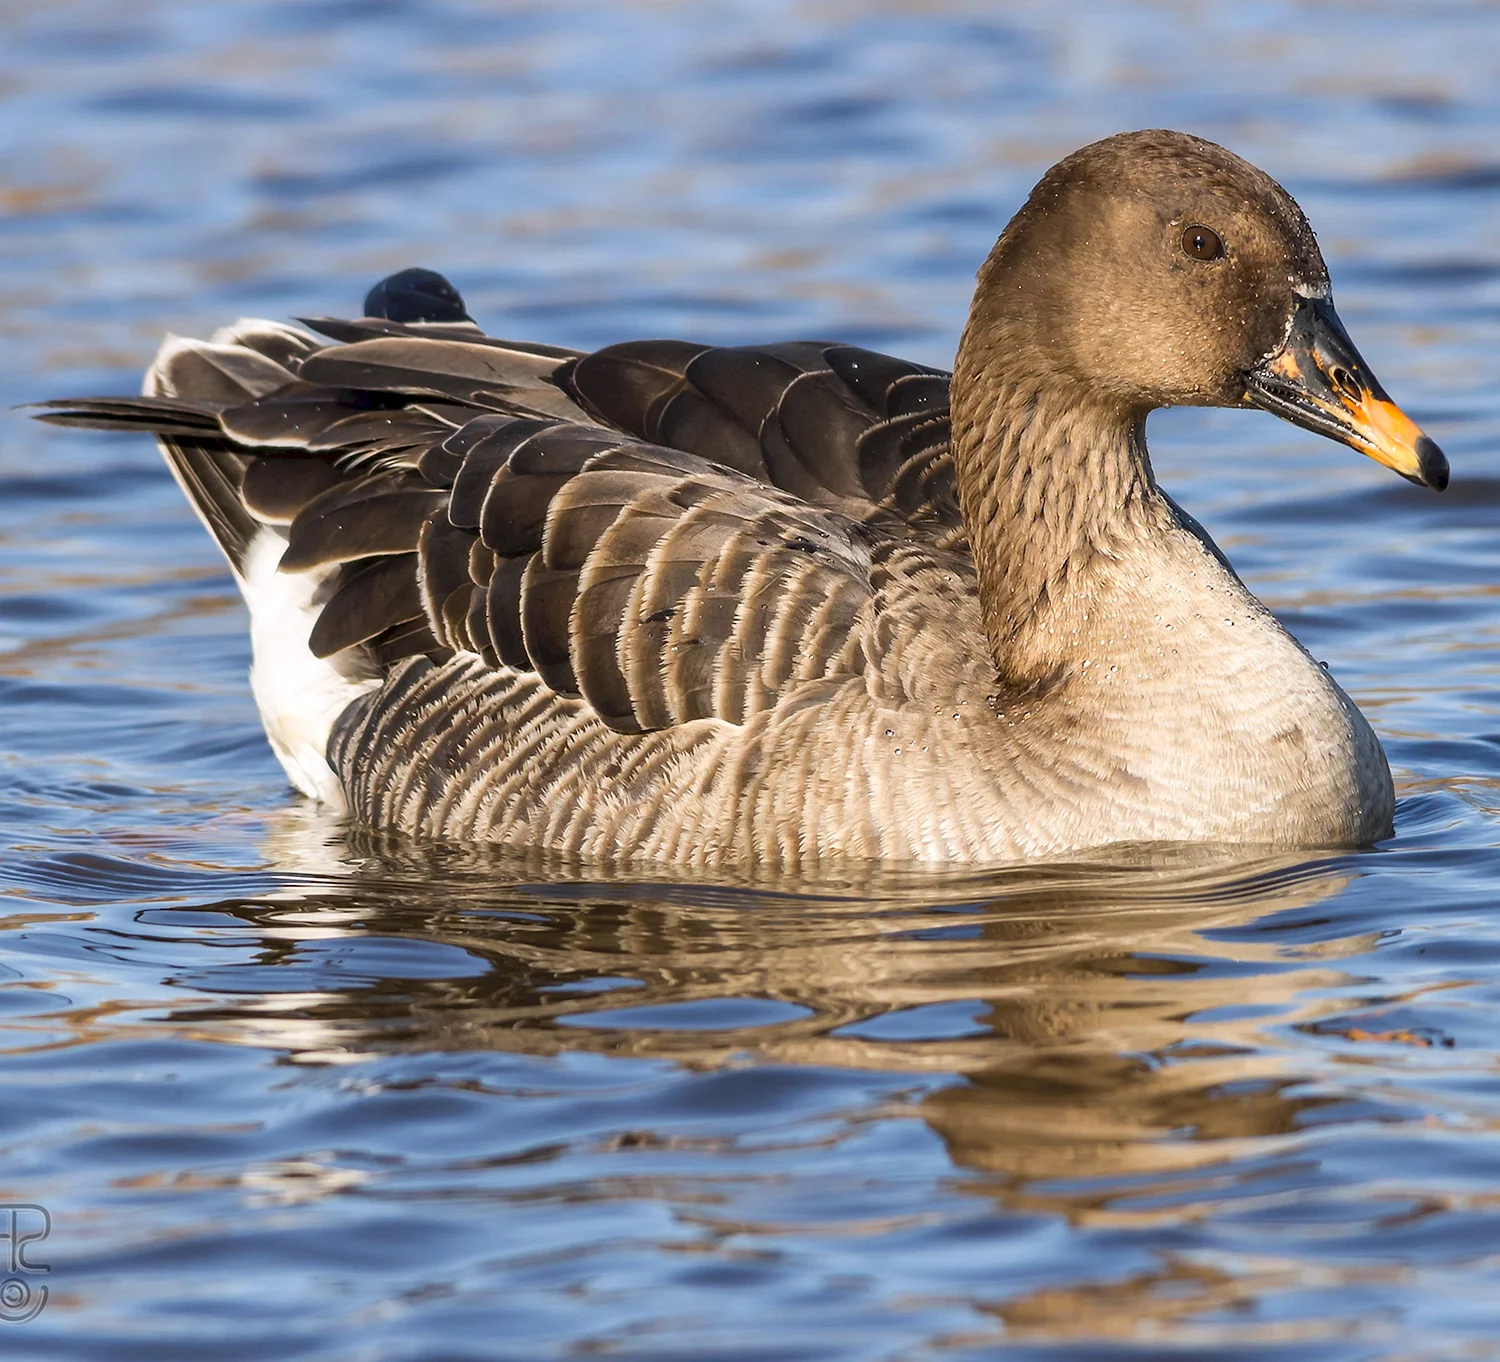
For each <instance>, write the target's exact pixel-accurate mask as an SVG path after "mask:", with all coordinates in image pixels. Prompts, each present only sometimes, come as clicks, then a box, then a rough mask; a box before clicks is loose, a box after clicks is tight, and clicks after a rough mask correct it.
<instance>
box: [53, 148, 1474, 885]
mask: <svg viewBox="0 0 1500 1362" xmlns="http://www.w3.org/2000/svg"><path fill="white" fill-rule="evenodd" d="M366 313H367V315H366V316H364V317H362V318H360V319H358V320H353V321H339V320H332V319H319V320H313V321H309V322H308V323H307V325H308V326H309V327H310V328H311V331H308V330H303V329H301V328H297V327H291V326H283V325H278V324H276V323H272V322H264V321H242V322H239V323H237V324H235V325H234V326H231V327H228V328H226V329H225V330H223V331H221V332H219V333H217V334H216V335H215V336H214V337H213V338H212V339H211V340H209V341H191V340H181V339H178V338H175V337H169V338H168V339H167V341H166V342H165V343H164V345H163V346H162V349H161V351H160V353H159V354H158V356H157V358H156V361H155V363H154V364H153V365H152V367H151V369H150V371H149V373H148V374H147V377H146V382H145V387H144V396H142V397H139V398H99V399H79V400H76V401H62V402H55V403H51V404H49V405H50V407H51V408H52V410H51V411H50V412H49V413H48V414H47V415H46V416H45V417H44V418H43V419H51V420H54V421H58V422H62V423H66V424H81V425H87V426H93V427H102V428H110V429H131V430H145V431H149V432H152V433H154V434H155V435H156V436H157V438H158V440H159V442H160V445H161V448H162V451H163V453H164V454H165V456H166V459H167V462H168V464H169V466H170V467H171V469H172V471H173V473H174V474H175V475H176V477H177V480H178V481H179V482H180V483H181V485H182V487H183V490H184V491H185V492H186V493H187V496H188V498H189V500H190V501H191V502H192V504H193V506H194V508H195V509H196V510H197V512H198V514H199V515H200V516H201V517H202V519H203V520H204V522H205V523H206V524H207V526H208V528H209V530H210V531H211V532H212V534H213V536H214V538H215V540H216V541H217V542H218V544H219V546H220V548H221V549H222V550H223V551H224V553H225V555H226V556H227V557H228V559H229V562H230V565H231V567H232V568H233V569H234V573H235V576H236V578H237V580H238V582H239V585H240V588H241V590H242V591H243V593H244V596H245V600H246V602H247V604H248V606H249V610H250V630H251V636H252V643H253V651H254V667H253V671H252V675H251V681H252V687H253V690H254V693H255V698H256V700H257V703H258V705H259V707H260V711H261V714H262V716H263V718H264V721H265V726H266V731H267V734H268V735H269V737H270V741H271V745H272V746H273V748H274V749H275V751H276V753H277V755H278V756H279V757H280V759H281V761H282V763H283V764H284V766H285V768H286V771H287V774H288V775H289V776H290V778H291V780H292V783H293V784H294V785H296V786H297V788H298V789H300V790H302V791H304V792H305V793H307V794H308V795H311V796H313V797H315V798H317V799H319V800H322V801H324V802H325V803H327V804H329V805H333V806H336V807H338V808H341V809H343V810H347V813H348V814H349V815H350V816H351V817H352V818H353V819H355V820H357V821H358V822H361V823H363V824H366V825H370V826H374V827H380V828H389V829H394V830H399V831H403V832H406V833H409V834H415V835H417V836H420V837H425V838H442V839H482V840H489V841H493V842H496V843H501V844H505V845H510V846H517V847H527V848H540V849H547V850H552V851H557V852H563V853H570V854H572V855H575V856H581V857H585V858H590V859H597V860H619V859H622V858H635V859H642V860H646V859H650V860H657V861H664V862H671V863H675V864H678V865H702V866H711V865H723V864H745V863H759V864H772V865H782V866H787V867H795V866H797V865H803V864H809V863H817V862H829V861H837V860H838V859H839V858H843V857H859V858H874V857H878V858H885V859H892V860H915V861H955V862H976V863H977V862H990V861H1005V860H1015V859H1022V858H1032V857H1042V856H1048V855H1054V854H1057V853H1060V852H1065V851H1071V850H1076V849H1080V848H1086V847H1092V846H1097V845H1101V844H1105V843H1110V842H1149V841H1162V840H1171V841H1217V842H1229V843H1260V844H1272V845H1282V846H1306V845H1320V846H1346V845H1359V844H1364V843H1369V842H1372V841H1375V840H1377V839H1379V838H1381V837H1384V836H1387V835H1388V834H1389V833H1390V832H1391V818H1392V809H1393V795H1392V788H1391V777H1390V771H1389V768H1388V766H1387V764H1386V760H1385V756H1384V754H1383V752H1382V750H1381V746H1380V743H1379V741H1378V740H1377V739H1376V737H1375V735H1374V733H1373V732H1372V731H1371V729H1370V726H1369V724H1368V723H1367V722H1366V721H1365V718H1364V716H1363V715H1361V714H1360V712H1359V710H1358V709H1357V708H1356V707H1355V706H1354V704H1353V703H1352V702H1351V701H1350V699H1349V698H1348V696H1346V695H1345V694H1344V692H1343V691H1342V690H1341V689H1340V688H1339V686H1338V685H1337V683H1336V682H1335V681H1334V680H1333V679H1332V678H1331V677H1330V676H1329V675H1328V673H1327V672H1326V671H1325V670H1324V669H1323V668H1322V667H1320V666H1319V665H1318V663H1317V662H1315V661H1314V660H1313V659H1312V658H1311V657H1310V656H1309V655H1308V653H1307V652H1306V650H1305V649H1303V648H1302V647H1301V646H1300V645H1299V644H1298V643H1297V642H1296V641H1295V640H1294V639H1293V638H1291V636H1290V635H1289V634H1287V632H1286V631H1285V630H1284V629H1283V628H1282V627H1281V626H1280V625H1279V624H1278V623H1277V621H1276V620H1275V619H1274V618H1273V617H1272V615H1271V614H1270V612H1269V611H1268V610H1267V609H1266V608H1265V607H1264V606H1262V605H1261V604H1260V602H1259V601H1257V600H1256V598H1255V597H1254V596H1253V595H1251V593H1250V592H1249V591H1248V590H1246V588H1245V586H1244V585H1243V583H1242V582H1241V581H1240V580H1239V578H1238V577H1237V576H1236V575H1235V573H1234V571H1233V569H1232V568H1231V567H1230V566H1229V563H1228V562H1227V561H1226V559H1225V558H1224V555H1223V554H1222V553H1220V551H1219V550H1218V548H1217V547H1216V546H1215V545H1214V543H1213V541H1212V540H1211V539H1210V538H1209V537H1208V535H1207V534H1206V533H1205V532H1204V530H1203V529H1202V528H1201V527H1200V526H1199V525H1198V524H1197V523H1196V522H1195V521H1194V520H1193V519H1192V518H1191V517H1190V516H1189V515H1187V514H1186V513H1185V512H1183V511H1182V510H1180V509H1179V508H1178V507H1177V506H1176V505H1175V504H1174V503H1173V502H1172V501H1171V499H1170V498H1169V497H1168V496H1167V495H1166V494H1165V493H1164V492H1162V491H1161V489H1160V488H1159V487H1158V486H1157V484H1156V479H1155V477H1154V476H1153V474H1152V470H1151V460H1150V456H1149V454H1148V452H1147V449H1146V443H1145V437H1144V430H1145V421H1146V416H1147V413H1148V412H1150V411H1151V410H1152V409H1153V408H1156V407H1163V406H1171V405H1182V404H1189V405H1197V406H1243V405H1251V406H1258V407H1263V408H1266V409H1269V410H1271V411H1274V412H1276V413H1277V414H1278V415H1281V416H1283V417H1285V418H1287V419H1288V420H1290V421H1293V422H1296V423H1297V424H1299V425H1303V426H1306V427H1308V428H1310V429H1313V430H1316V431H1320V432H1322V433H1323V434H1326V435H1329V436H1332V437H1333V438H1334V439H1337V440H1341V441H1343V442H1344V443H1345V444H1347V445H1350V446H1352V447H1353V448H1354V449H1356V450H1358V451H1360V452H1361V453H1364V454H1367V455H1369V456H1370V457H1372V458H1374V459H1376V460H1378V461H1379V462H1381V463H1383V464H1385V465H1386V466H1388V467H1390V468H1392V469H1394V470H1395V471H1396V472H1398V473H1400V474H1402V475H1403V476H1405V477H1407V478H1409V479H1411V480H1412V481H1414V482H1419V483H1423V484H1425V485H1427V486H1429V487H1434V488H1438V489H1441V488H1442V487H1443V486H1444V485H1445V484H1446V482H1447V477H1448V472H1447V463H1446V461H1445V460H1444V458H1443V456H1442V454H1441V452H1440V451H1439V450H1438V448H1437V446H1436V445H1435V444H1433V442H1432V441H1431V440H1429V439H1427V438H1426V437H1425V436H1424V435H1423V434H1422V433H1421V431H1420V430H1418V429H1417V427H1416V426H1415V425H1414V424H1413V423H1412V422H1411V421H1410V420H1409V419H1408V418H1407V417H1406V416H1405V415H1404V414H1403V413H1402V412H1401V411H1400V410H1399V409H1398V408H1397V407H1395V406H1394V405H1393V404H1392V403H1391V401H1390V399H1389V398H1388V397H1387V396H1386V395H1385V393H1384V392H1383V391H1382V389H1381V388H1380V386H1379V384H1378V383H1377V382H1376V381H1375V379H1374V377H1373V376H1372V375H1371V373H1370V371H1369V369H1368V368H1367V367H1366V365H1365V363H1364V361H1363V360H1362V359H1361V358H1360V356H1359V354H1358V352H1357V351H1356V350H1355V348H1354V345H1353V343H1352V342H1351V341H1350V339H1349V337H1348V336H1347V334H1346V333H1345V331H1344V329H1343V327H1342V325H1341V324H1340V322H1339V320H1338V317H1337V316H1336V314H1335V312H1334V310H1333V302H1332V297H1331V294H1330V289H1329V281H1328V271H1327V268H1326V266H1325V265H1324V263H1323V258H1322V256H1321V254H1320V252H1319V250H1318V247H1317V244H1316V242H1315V241H1314V239H1313V234H1312V231H1311V230H1310V228H1309V227H1308V225H1307V221H1306V219H1305V218H1304V217H1303V215H1302V213H1301V211H1300V210H1299V209H1298V208H1297V205H1296V204H1295V203H1294V202H1293V201H1292V199H1291V197H1290V196H1289V195H1288V194H1287V193H1286V192H1285V190H1283V189H1282V188H1281V187H1280V186H1279V185H1278V184H1276V183H1275V181H1273V180H1272V179H1270V178H1269V177H1268V176H1266V175H1265V174H1263V173H1262V172H1260V171H1259V170H1257V169H1255V168H1254V167H1252V166H1250V165H1248V164H1247V163H1246V162H1244V161H1243V160H1241V159H1239V158H1238V157H1237V156H1234V155H1233V154H1231V153H1230V152H1228V151H1225V150H1224V149H1223V148H1221V147H1218V146H1215V145H1213V144H1212V143H1209V142H1205V141H1202V140H1200V139H1198V138H1196V137H1190V136H1187V135H1184V134H1182V133H1174V132H1164V131H1151V132H1138V133H1126V134H1121V135H1119V136H1116V137H1111V138H1108V139H1106V140H1104V141H1102V142H1098V143H1095V144H1093V145H1092V146H1088V147H1085V148H1083V149H1082V150H1081V151H1078V152H1076V153H1074V154H1073V155H1071V156H1069V157H1068V158H1067V159H1065V160H1064V161H1062V162H1060V163H1059V164H1058V165H1056V166H1054V167H1053V168H1052V169H1051V170H1049V171H1048V172H1047V174H1046V175H1045V176H1044V177H1043V178H1042V180H1041V182H1040V183H1039V184H1038V185H1037V186H1036V188H1035V190H1034V191H1033V192H1032V194H1031V196H1030V198H1029V199H1028V200H1027V202H1026V204H1025V205H1024V207H1022V208H1021V210H1020V211H1019V212H1018V213H1017V214H1016V216H1015V217H1014V218H1013V219H1012V220H1011V222H1010V223H1009V225H1008V226H1007V227H1006V229H1005V231H1004V232H1003V233H1002V235H1001V236H1000V239H999V241H998V242H997V243H996V245H995V248H994V250H993V251H992V252H991V253H990V256H989V258H988V259H987V260H986V261H985V263H984V266H983V267H982V269H981V270H980V272H979V278H978V287H977V289H976V291H975V294H974V301H973V306H972V309H971V311H970V314H969V320H968V325H967V327H966V329H965V331H964V333H963V338H962V341H961V342H960V345H959V350H958V358H957V363H956V366H955V368H954V372H953V374H952V376H951V378H950V377H949V375H947V374H945V373H942V372H940V371H938V370H935V369H930V368H926V367H923V366H921V365H918V364H910V363H907V362H905V361H902V360H899V359H894V358H891V357H889V356H886V355H881V354H876V353H873V352H871V351H868V350H864V349H861V348H859V347H858V346H853V345H839V344H832V343H825V342H809V341H801V342H795V343H790V344H782V345H762V346H745V347H734V348H720V347H713V346H706V345H699V344H693V343H691V342H687V341H635V342H627V343H625V344H620V345H612V346H609V347H607V348H605V349H603V350H598V351H595V352H593V353H591V354H585V353H582V352H578V351H574V350H567V349H562V348H558V347H553V346H547V345H537V344H529V343H520V342H514V341H506V340H497V339H494V338H492V337H490V336H488V335H485V334H484V333H483V332H482V331H481V330H480V329H479V328H478V327H477V326H476V325H475V324H474V323H473V322H472V321H471V320H470V319H469V318H468V316H467V313H466V312H465V309H464V305H463V302H462V299H461V298H460V297H459V296H458V294H457V293H456V292H455V291H454V290H453V289H452V287H451V286H450V285H448V283H447V281H446V280H443V279H442V278H441V277H440V276H437V275H434V274H431V273H430V272H428V271H408V272H405V273H404V274H402V275H398V276H394V277H393V278H392V279H389V280H387V281H385V282H384V283H383V284H381V285H380V286H379V287H377V289H376V290H375V291H374V292H373V293H372V294H371V295H370V298H369V299H368V300H367V304H366ZM313 333H316V335H315V334H313ZM319 337H321V338H323V339H319Z"/></svg>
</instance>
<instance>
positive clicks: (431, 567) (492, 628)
mask: <svg viewBox="0 0 1500 1362" xmlns="http://www.w3.org/2000/svg"><path fill="white" fill-rule="evenodd" d="M418 301H420V300H418ZM256 325H258V324H256ZM256 325H251V324H247V326H245V327H242V328H240V329H239V330H238V331H237V332H236V334H235V335H234V336H233V337H232V338H229V337H222V338H216V342H215V343H213V344H209V345H204V346H195V345H184V346H181V347H180V348H179V349H178V350H176V351H173V352H171V353H170V354H169V353H167V352H164V359H163V360H162V361H159V364H158V370H159V371H160V372H159V374H158V376H157V380H156V382H157V389H156V394H154V395H148V396H147V397H145V398H140V399H131V398H123V399H96V400H85V401H80V402H74V403H59V404H53V406H52V407H51V409H50V410H49V412H48V415H47V417H46V418H44V419H52V420H57V421H64V422H75V423H83V424H90V425H95V426H104V427H107V428H125V429H149V430H152V431H154V432H156V433H157V434H158V435H160V436H162V437H163V444H164V448H166V450H167V452H168V457H169V459H170V460H171V461H172V463H173V466H174V469H175V470H176V471H177V474H178V477H179V479H180V480H181V481H182V482H183V484H184V486H185V487H186V488H187V490H188V492H189V495H190V497H191V498H192V499H193V501H194V503H195V505H197V506H198V508H199V510H200V513H202V514H203V515H204V516H205V519H206V520H208V522H209V523H210V526H211V528H213V530H214V533H215V535H216V537H217V538H218V539H219V540H220V542H221V544H223V545H224V546H225V548H226V552H228V553H229V554H230V557H231V560H232V561H235V562H238V561H239V560H240V558H241V557H242V556H243V553H244V549H245V545H246V543H247V542H248V541H249V539H250V538H251V537H252V536H253V535H254V534H255V533H257V532H258V531H259V528H260V527H261V526H263V525H267V524H269V525H272V526H281V527H284V528H283V529H281V530H280V531H279V532H280V533H283V534H284V535H285V536H286V539H287V548H286V552H285V554H284V556H283V559H282V567H283V569H284V570H286V571H317V572H320V573H322V574H323V577H322V579H321V580H323V581H326V583H327V587H326V590H327V593H328V594H327V599H326V603H325V604H324V606H323V608H322V614H321V616H320V618H319V620H318V623H317V625H316V627H315V629H314V631H313V636H312V646H313V648H314V650H315V651H316V652H318V653H319V654H320V655H331V654H333V653H336V652H340V651H343V650H345V649H349V648H362V649H364V650H366V652H367V654H368V655H369V657H370V658H371V659H372V660H373V661H374V662H375V663H376V664H377V665H379V666H382V667H395V666H398V665H399V664H401V663H403V661H404V660H406V659H411V658H416V657H421V656H425V657H428V658H432V659H434V660H439V661H441V660H443V659H445V658H447V657H449V656H451V655H452V653H453V652H454V651H465V652H470V653H475V654H477V655H478V656H479V657H481V658H483V659H484V661H485V663H487V664H488V665H489V666H491V667H496V668H512V669H516V670H521V671H531V672H534V673H536V674H537V676H538V677H539V678H540V680H541V682H543V683H545V685H546V686H547V687H550V688H551V689H552V690H553V691H555V692H559V693H562V694H567V695H580V696H582V697H583V698H584V699H585V700H587V701H588V702H589V703H590V704H591V705H592V706H593V707H594V709H595V710H596V711H597V712H598V713H599V714H600V715H601V716H602V717H603V718H604V720H605V721H606V722H607V723H609V724H610V725H611V726H612V727H614V728H616V729H619V730H621V731H642V730H649V729H659V728H664V727H670V726H672V725H677V724H683V723H689V722H693V721H696V720H704V719H718V720H723V721H727V722H730V723H742V722H745V721H746V720H748V719H749V718H751V717H752V716H753V715H755V714H756V713H758V712H760V711H762V710H764V709H765V708H766V707H767V706H769V705H771V704H773V703H775V702H776V701H777V700H778V699H780V698H783V697H785V696H786V695H788V694H789V693H790V692H791V691H793V690H795V689H796V688H797V687H799V686H801V685H803V684H804V683H808V682H814V681H819V680H822V679H825V678H829V677H838V676H852V675H856V674H858V673H859V672H861V671H862V670H863V669H864V668H865V666H866V665H867V662H868V661H869V659H868V657H867V656H866V651H867V649H869V648H870V647H872V646H878V639H879V637H880V630H879V628H878V627H873V626H872V621H873V623H874V625H875V626H878V618H877V617H878V614H879V611H880V610H881V609H882V608H883V607H882V606H881V604H880V602H881V600H883V599H884V596H883V595H882V591H881V590H880V589H878V588H877V586H873V585H872V581H873V580H875V578H876V577H878V576H879V573H877V572H876V570H875V568H874V567H873V566H872V565H873V564H876V563H883V562H884V561H885V558H886V557H888V556H889V550H890V546H891V545H892V544H893V543H896V542H900V541H916V543H915V544H914V545H913V550H912V551H913V552H917V553H918V554H919V556H922V555H929V554H930V549H929V548H928V547H923V545H930V546H931V547H940V546H941V545H942V544H943V543H944V542H952V541H953V540H954V538H955V536H956V534H957V532H958V527H959V521H958V514H957V505H956V500H955V498H954V496H953V489H952V465H951V459H950V458H949V456H948V449H947V446H948V407H947V385H948V379H947V375H945V374H942V373H939V372H937V371H934V370H930V369H925V368H922V367H921V366H917V365H912V364H907V363H905V362H903V361H900V360H896V359H892V358H890V357H889V356H884V355H878V354H875V353H873V352H871V351H867V350H862V349H860V348H858V347H854V346H840V345H830V344H825V343H821V342H796V343H791V344H786V345H774V346H760V347H740V348H733V349H716V348H712V347H706V346H702V345H694V344H690V343H687V342H681V341H649V342H633V343H630V344H628V345H621V346H612V347H610V348H608V349H606V350H602V351H598V352H596V353H594V354H592V355H579V354H577V353H576V352H573V351H566V350H562V349H559V348H556V347H546V346H532V345H524V344H520V343H513V342H504V341H497V340H493V339H492V338H489V337H486V336H483V335H482V334H481V333H480V332H479V331H478V330H477V328H475V327H473V326H472V325H471V324H470V323H468V322H463V321H431V322H426V321H406V320H392V319H390V318H364V319H360V320H358V321H353V322H335V321H330V320H320V321H318V322H317V323H316V325H317V327H318V329H320V330H321V331H322V332H323V333H324V334H325V335H328V336H331V337H332V338H333V339H334V341H335V342H336V343H335V344H331V345H319V344H318V342H316V341H315V340H313V339H312V338H311V337H308V336H306V335H305V334H304V333H301V332H297V331H294V330H292V329H290V328H274V327H271V326H269V325H266V326H265V327H264V328H263V330H257V329H256ZM157 372H158V371H156V370H154V371H153V373H154V374H157ZM923 561H926V558H923ZM887 571H888V570H887V569H886V568H884V567H882V568H880V572H887ZM320 589H324V588H320ZM872 639H873V640H876V642H874V643H872V642H871V640H872Z"/></svg>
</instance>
